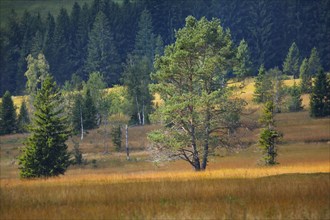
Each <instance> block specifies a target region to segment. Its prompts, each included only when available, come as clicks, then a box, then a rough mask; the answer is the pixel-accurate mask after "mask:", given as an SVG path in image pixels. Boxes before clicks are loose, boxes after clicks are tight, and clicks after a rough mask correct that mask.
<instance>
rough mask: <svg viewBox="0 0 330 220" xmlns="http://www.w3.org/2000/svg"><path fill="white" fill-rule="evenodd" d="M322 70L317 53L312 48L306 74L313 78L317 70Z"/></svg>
mask: <svg viewBox="0 0 330 220" xmlns="http://www.w3.org/2000/svg"><path fill="white" fill-rule="evenodd" d="M320 68H322V66H321V61H320V57H319V53H318V52H317V50H316V48H315V47H313V49H312V51H311V54H310V56H309V59H308V72H309V74H310V75H311V76H315V75H316V74H317V73H318V70H319V69H320Z"/></svg>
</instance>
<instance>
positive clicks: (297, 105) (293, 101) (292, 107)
mask: <svg viewBox="0 0 330 220" xmlns="http://www.w3.org/2000/svg"><path fill="white" fill-rule="evenodd" d="M290 96H291V97H290V100H289V111H290V112H298V111H301V110H302V109H303V107H302V98H301V89H300V87H299V86H297V84H296V82H294V84H293V86H292V88H291V89H290Z"/></svg>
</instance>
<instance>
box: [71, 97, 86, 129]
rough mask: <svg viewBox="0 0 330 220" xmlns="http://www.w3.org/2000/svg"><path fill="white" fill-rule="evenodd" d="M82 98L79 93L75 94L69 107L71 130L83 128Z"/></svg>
mask: <svg viewBox="0 0 330 220" xmlns="http://www.w3.org/2000/svg"><path fill="white" fill-rule="evenodd" d="M83 102H84V100H83V98H82V96H81V95H80V94H78V95H76V96H75V97H74V101H73V107H72V109H71V115H72V117H71V122H72V127H73V130H74V131H76V132H78V131H82V132H83V130H84V124H83V120H84V117H85V112H84V110H85V109H84V105H83Z"/></svg>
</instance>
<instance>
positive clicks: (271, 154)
mask: <svg viewBox="0 0 330 220" xmlns="http://www.w3.org/2000/svg"><path fill="white" fill-rule="evenodd" d="M274 107H275V106H274V104H273V102H272V101H269V102H266V103H265V106H264V109H263V113H262V115H261V117H260V120H259V121H260V123H262V124H263V125H264V126H265V128H264V129H262V130H261V133H260V138H259V148H260V149H261V150H262V153H263V155H264V156H263V162H264V163H265V165H275V164H277V162H276V157H277V147H276V144H277V139H278V138H279V137H280V136H281V135H280V133H279V132H278V131H276V129H275V119H274Z"/></svg>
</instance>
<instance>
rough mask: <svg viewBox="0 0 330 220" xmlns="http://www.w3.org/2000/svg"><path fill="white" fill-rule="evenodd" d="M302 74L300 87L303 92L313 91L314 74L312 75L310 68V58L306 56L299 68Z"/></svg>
mask: <svg viewBox="0 0 330 220" xmlns="http://www.w3.org/2000/svg"><path fill="white" fill-rule="evenodd" d="M299 74H300V79H301V82H300V88H301V92H303V93H310V92H311V91H312V76H311V75H310V72H309V68H308V60H307V58H305V59H304V60H303V61H302V63H301V65H300V69H299Z"/></svg>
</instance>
